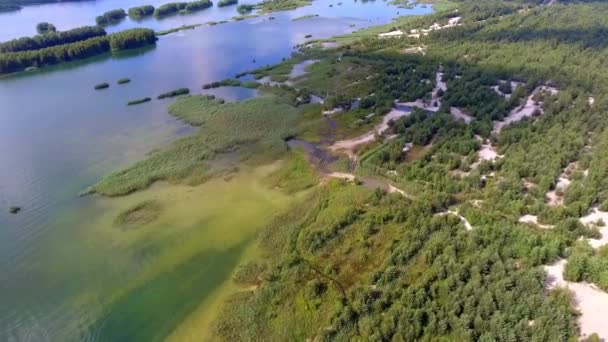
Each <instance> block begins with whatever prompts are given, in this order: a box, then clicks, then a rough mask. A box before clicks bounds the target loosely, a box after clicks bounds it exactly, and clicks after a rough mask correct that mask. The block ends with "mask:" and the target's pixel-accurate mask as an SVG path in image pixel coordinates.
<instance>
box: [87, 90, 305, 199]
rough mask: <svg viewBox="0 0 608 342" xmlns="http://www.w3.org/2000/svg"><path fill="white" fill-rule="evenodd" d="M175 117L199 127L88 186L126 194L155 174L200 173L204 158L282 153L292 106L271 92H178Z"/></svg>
mask: <svg viewBox="0 0 608 342" xmlns="http://www.w3.org/2000/svg"><path fill="white" fill-rule="evenodd" d="M169 112H170V113H171V114H172V115H174V116H175V117H177V118H179V119H181V120H183V121H185V122H186V123H188V124H190V125H193V126H200V128H199V131H198V132H197V133H195V134H194V135H192V136H188V137H185V138H182V139H179V140H177V141H175V142H174V143H173V144H171V146H169V147H168V148H166V149H164V150H161V151H158V152H155V153H153V154H151V155H150V157H149V158H147V159H145V160H142V161H140V162H137V163H136V164H134V165H133V166H131V167H128V168H127V169H124V170H122V171H118V172H115V173H112V174H110V175H108V176H106V177H104V178H103V179H102V180H101V181H100V182H99V183H97V184H96V185H95V186H94V187H93V191H94V192H97V193H99V194H103V195H107V196H119V195H126V194H128V193H131V192H133V191H136V190H140V189H144V188H146V187H148V186H149V185H150V184H152V183H154V182H155V181H159V180H167V181H172V182H177V181H183V180H184V179H187V178H188V177H190V176H192V175H196V177H198V178H201V179H204V178H205V177H203V176H202V175H203V174H204V173H205V172H206V169H207V167H208V163H209V161H211V160H213V159H214V158H215V157H216V156H217V155H220V154H223V153H228V152H238V153H240V155H241V158H243V159H246V160H247V161H248V162H250V163H252V164H259V163H265V162H269V161H271V160H274V159H275V158H277V157H279V156H281V155H282V154H283V153H285V151H286V150H287V149H286V145H285V143H284V141H283V139H284V138H285V137H287V136H290V135H291V134H293V131H294V130H295V124H296V119H297V113H298V109H297V108H295V107H293V106H290V105H288V104H286V103H284V102H282V101H280V100H279V99H277V98H275V97H261V98H254V99H250V100H247V101H243V102H236V103H222V100H219V99H215V98H212V97H209V96H204V95H195V96H186V97H181V98H178V99H177V100H176V101H175V102H174V103H173V104H171V105H170V106H169Z"/></svg>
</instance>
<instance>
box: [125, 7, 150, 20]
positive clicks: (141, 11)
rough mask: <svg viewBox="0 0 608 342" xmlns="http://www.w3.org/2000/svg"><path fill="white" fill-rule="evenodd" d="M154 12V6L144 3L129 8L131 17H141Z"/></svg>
mask: <svg viewBox="0 0 608 342" xmlns="http://www.w3.org/2000/svg"><path fill="white" fill-rule="evenodd" d="M153 14H154V6H151V5H144V6H138V7H131V8H129V17H131V18H133V19H141V18H144V17H148V16H151V15H153Z"/></svg>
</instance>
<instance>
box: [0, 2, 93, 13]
mask: <svg viewBox="0 0 608 342" xmlns="http://www.w3.org/2000/svg"><path fill="white" fill-rule="evenodd" d="M68 1H81V0H0V13H1V12H12V11H18V10H20V9H21V8H22V6H24V5H30V4H43V3H49V2H68Z"/></svg>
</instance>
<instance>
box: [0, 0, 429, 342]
mask: <svg viewBox="0 0 608 342" xmlns="http://www.w3.org/2000/svg"><path fill="white" fill-rule="evenodd" d="M163 2H165V1H159V0H152V1H149V0H129V1H118V0H98V1H86V2H75V3H61V4H46V5H37V6H27V7H25V8H23V9H22V10H21V11H19V12H15V13H6V14H0V23H2V24H1V26H0V40H7V39H12V38H15V37H20V36H25V35H32V34H34V33H35V32H34V31H35V25H36V23H38V22H40V21H49V22H52V23H54V24H55V25H56V26H57V28H58V29H59V30H65V29H70V28H74V27H78V26H82V25H89V24H94V18H95V16H97V15H99V14H101V13H103V12H104V11H107V10H110V9H114V8H120V7H122V8H125V9H127V8H129V7H133V6H137V5H143V4H152V5H159V4H161V3H163ZM338 2H339V1H337V0H336V1H325V0H318V1H315V2H313V4H312V5H311V6H307V7H303V8H299V9H296V10H293V11H289V12H280V13H273V14H272V15H271V16H273V17H275V20H268V17H269V16H268V15H266V16H262V17H259V18H254V19H249V20H244V21H235V22H229V23H227V24H222V25H216V26H202V27H199V28H197V29H194V30H188V31H181V32H179V33H175V34H171V35H167V36H163V37H160V39H159V41H158V42H157V45H156V47H153V48H148V49H144V50H140V51H134V52H129V53H127V54H123V55H120V56H113V57H111V56H103V57H99V58H94V59H91V60H86V61H81V62H76V63H68V64H63V65H59V66H54V67H49V68H46V69H43V70H41V71H38V72H34V73H24V74H20V75H17V76H12V77H8V78H4V79H0V277H1V280H0V303H2V304H1V305H0V341H3V340H8V341H13V340H14V341H21V340H27V339H31V340H62V339H74V340H78V339H83V338H84V337H83V336H86V337H87V338H88V339H92V340H100V341H106V340H111V338H110V337H109V336H104V334H103V333H96V334H94V335H91V334H87V333H86V332H87V330H88V329H89V328H88V327H87V326H86V324H85V323H80V318H81V317H82V315H84V314H85V313H90V312H97V311H98V310H99V308H92V307H82V308H79V310H81V311H79V310H75V309H74V306H73V305H70V306H67V304H66V303H68V302H70V303H73V302H74V298H76V297H78V298H80V297H81V296H85V293H86V289H87V286H88V285H87V284H88V283H87V280H86V279H71V278H70V277H69V275H70V274H72V273H71V271H70V270H71V268H72V267H76V266H74V265H71V264H70V263H69V262H68V263H66V264H65V265H61V266H56V263H53V262H52V260H49V255H52V253H51V254H49V249H50V248H51V247H50V246H49V245H50V244H51V241H56V239H57V236H62V237H63V236H70V235H71V234H74V236H77V234H75V233H76V232H80V231H83V230H86V229H87V227H88V226H87V222H88V220H87V217H86V215H87V214H86V213H89V212H91V209H90V208H91V207H93V206H95V205H96V204H95V202H96V199H95V198H94V197H93V198H92V197H87V198H79V197H78V196H77V195H78V193H79V192H80V191H81V190H83V189H85V188H86V187H87V186H89V185H91V184H94V183H95V181H96V180H97V179H99V178H100V177H101V176H103V175H104V174H107V173H108V172H111V171H112V170H116V169H119V168H121V167H124V166H126V165H129V164H130V163H132V162H134V161H136V160H138V159H141V158H143V157H144V156H145V155H146V153H148V152H149V151H151V150H153V149H157V148H162V146H166V144H168V143H169V142H170V141H172V140H175V139H176V137H179V136H181V135H185V134H189V133H190V132H191V131H192V130H191V128H189V127H187V126H185V125H184V124H182V123H180V122H179V121H177V120H175V119H173V118H172V117H171V116H169V115H168V114H167V110H166V108H167V105H168V103H169V102H170V100H167V101H159V100H153V101H152V102H149V103H146V104H142V105H139V106H130V107H127V106H126V103H127V102H128V101H129V100H132V99H136V98H141V97H148V96H149V97H152V98H155V97H156V95H158V94H160V93H162V92H165V91H168V90H172V89H175V88H179V87H189V88H190V89H191V91H192V92H193V93H200V92H201V91H202V90H201V85H202V84H204V83H209V82H212V81H218V80H221V79H224V78H227V77H232V76H233V75H234V74H236V73H238V72H241V71H244V70H248V69H252V68H255V67H259V66H261V65H266V64H274V63H277V62H280V60H281V59H282V58H284V57H288V56H289V55H290V54H291V53H292V52H293V46H294V45H296V44H300V43H302V42H304V41H305V38H304V36H305V35H307V34H311V35H312V36H313V38H328V37H331V36H334V35H337V34H344V33H348V32H352V31H353V30H355V29H358V28H363V27H367V26H370V25H376V24H384V23H387V22H389V21H390V19H391V18H393V17H395V16H396V15H397V12H399V13H400V15H408V14H411V15H421V14H427V13H429V12H431V9H430V8H426V7H424V8H423V7H416V8H414V9H411V10H405V9H400V8H395V7H392V6H389V5H387V3H386V2H382V1H375V2H374V1H370V2H361V1H359V2H355V1H353V0H341V2H342V3H343V5H342V6H338V5H337V3H338ZM329 4H334V6H333V7H329ZM306 14H319V15H320V16H319V17H317V18H314V19H309V20H301V21H292V19H293V18H296V17H300V16H303V15H306ZM235 15H237V13H236V9H235V7H234V6H232V7H225V8H217V7H213V8H210V9H208V10H205V11H202V12H199V13H196V14H193V15H187V16H175V17H171V18H167V19H164V20H156V19H154V18H150V19H146V20H144V21H131V20H130V19H126V20H125V21H123V22H121V23H120V24H118V25H115V26H111V27H109V28H108V31H117V30H122V29H126V28H130V27H135V26H143V27H150V28H153V29H155V30H160V29H168V28H172V27H176V26H180V25H183V24H195V23H205V22H208V21H218V20H223V19H228V18H231V17H233V16H235ZM353 25H354V26H353ZM253 60H255V63H254V62H253ZM124 77H129V78H131V80H132V81H131V82H130V83H128V84H125V85H120V86H119V85H117V84H116V80H118V79H120V78H124ZM100 82H108V83H110V84H111V86H110V88H109V89H106V90H102V91H94V90H93V86H94V85H95V84H97V83H100ZM211 92H213V93H214V94H215V95H218V96H221V97H224V98H226V99H227V100H233V101H235V100H240V99H244V98H247V97H250V96H254V95H255V91H252V90H248V89H241V88H221V89H215V90H212V91H211ZM12 205H18V206H21V207H23V210H22V212H21V213H19V214H18V215H10V214H8V212H7V211H8V207H9V206H12ZM83 216H84V217H83ZM66 217H69V218H70V219H66ZM78 243H80V241H78V240H71V241H65V244H78ZM51 258H52V257H51ZM67 259H69V255H68V258H67ZM89 259H94V257H89V258H78V257H76V256H74V263H76V264H78V266H77V267H79V268H82V267H86V265H87V262H88V260H89ZM203 259H204V258H203ZM95 262H98V260H95V261H91V265H94V264H95ZM199 262H200V260H199ZM209 262H211V261H209ZM51 263H52V264H53V265H54V266H53V267H58V269H57V270H56V271H57V272H55V273H56V274H65V275H66V276H65V277H64V278H59V279H56V278H53V279H49V277H48V268H49V264H51ZM83 265H84V266H83ZM230 265H232V264H230ZM217 267H224V263H219V266H217ZM226 267H228V266H226ZM88 272H89V273H87V274H86V275H85V276H83V275H82V274H79V277H83V278H88V277H90V279H95V280H97V279H102V278H103V275H101V272H100V271H99V270H97V269H94V268H91V269H90V270H88ZM207 272H209V270H207ZM228 273H229V272H228ZM228 273H227V272H225V269H223V270H222V272H219V271H218V274H221V277H219V276H218V279H217V282H216V283H213V284H207V285H208V286H207V285H206V286H207V287H205V288H208V289H213V288H214V286H215V287H217V286H219V284H220V283H221V282H222V281H223V279H224V278H225V276H226V274H228ZM136 276H137V274H127V275H125V277H127V278H129V277H136ZM159 309H160V308H159ZM132 324H133V326H138V325H141V324H145V322H138V321H137V320H136V319H134V320H133V322H132ZM148 325H150V324H148ZM146 329H154V327H153V326H149V327H147V328H146ZM151 334H152V335H150V336H154V331H152V332H151ZM163 334H164V333H163ZM148 337H149V336H148ZM127 340H128V336H127Z"/></svg>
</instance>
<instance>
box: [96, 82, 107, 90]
mask: <svg viewBox="0 0 608 342" xmlns="http://www.w3.org/2000/svg"><path fill="white" fill-rule="evenodd" d="M109 87H110V85H109V84H108V83H105V82H104V83H98V84H96V85H95V90H99V89H106V88H109Z"/></svg>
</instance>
